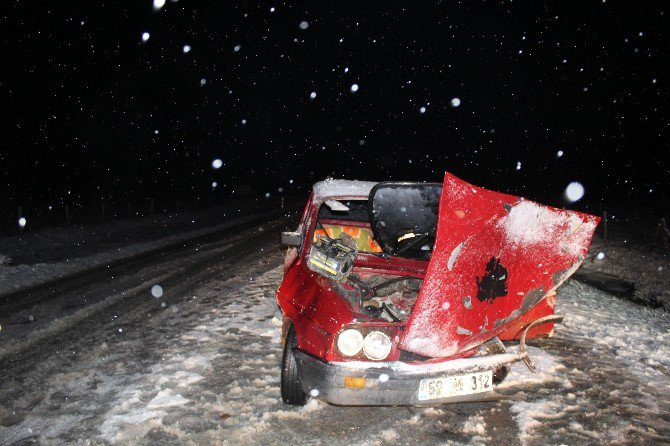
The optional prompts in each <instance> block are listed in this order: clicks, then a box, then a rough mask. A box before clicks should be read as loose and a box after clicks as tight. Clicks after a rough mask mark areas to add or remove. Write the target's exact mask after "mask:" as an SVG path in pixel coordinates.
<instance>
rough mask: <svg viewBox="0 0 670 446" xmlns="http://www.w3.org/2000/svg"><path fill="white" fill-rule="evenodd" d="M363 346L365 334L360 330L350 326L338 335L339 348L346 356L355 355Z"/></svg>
mask: <svg viewBox="0 0 670 446" xmlns="http://www.w3.org/2000/svg"><path fill="white" fill-rule="evenodd" d="M362 348H363V335H362V334H361V332H360V331H358V330H355V329H353V328H348V329H346V330H344V331H342V332H341V333H340V334H339V335H338V336H337V349H338V350H339V351H340V353H342V354H343V355H344V356H354V355H357V354H358V352H360V351H361V349H362Z"/></svg>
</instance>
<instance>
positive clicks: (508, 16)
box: [0, 0, 670, 224]
mask: <svg viewBox="0 0 670 446" xmlns="http://www.w3.org/2000/svg"><path fill="white" fill-rule="evenodd" d="M0 7H1V8H2V14H1V17H0V33H1V34H0V36H1V40H2V54H1V60H2V62H1V68H0V70H1V71H0V73H1V77H0V82H1V83H0V95H1V96H0V103H1V104H2V109H3V115H4V117H3V118H2V120H1V121H2V129H1V130H2V131H1V133H0V147H1V153H0V186H1V189H2V192H3V193H2V194H1V197H0V209H2V210H3V214H4V215H7V216H8V217H7V218H9V219H10V220H11V221H12V222H15V221H16V209H17V207H18V206H21V207H22V208H23V210H24V212H32V213H33V214H41V213H44V212H47V209H48V206H52V209H53V212H55V211H56V210H57V209H58V208H60V207H63V206H64V205H65V204H67V205H68V206H70V207H72V208H81V209H84V208H87V207H91V208H92V207H97V206H99V205H100V203H104V202H106V203H109V204H110V206H112V205H114V204H117V205H120V204H123V203H125V202H136V203H139V202H144V201H146V200H149V199H155V200H157V201H159V202H160V203H171V202H178V201H184V202H189V203H199V204H200V205H206V204H207V203H218V202H223V201H225V200H227V199H229V198H230V197H231V196H235V194H238V195H250V196H258V197H262V198H264V197H265V196H266V194H270V196H271V197H273V198H274V197H276V196H278V195H281V194H291V193H298V194H299V193H301V192H304V191H306V190H307V189H308V187H309V185H311V184H312V183H313V182H315V181H317V180H320V179H323V178H324V177H326V176H334V177H341V178H348V179H361V180H386V179H393V180H421V181H424V180H425V181H441V178H442V175H443V173H444V171H445V170H448V171H450V172H452V173H454V174H456V175H458V176H460V177H462V178H463V179H465V180H467V181H469V182H472V183H474V184H477V185H480V186H484V187H488V188H492V189H496V190H500V191H504V192H508V193H512V194H517V195H523V196H525V197H527V198H531V199H534V200H539V201H543V202H545V203H548V204H553V205H557V206H568V207H571V208H575V209H584V210H589V211H593V212H599V211H600V210H602V209H604V208H606V207H607V206H623V207H626V208H628V209H635V208H636V207H637V206H647V205H653V206H655V207H656V210H657V211H658V212H659V213H663V212H667V206H668V204H667V203H668V181H669V180H670V173H669V165H668V158H669V157H668V136H669V133H670V132H669V122H670V121H669V118H668V116H669V115H670V113H668V95H669V93H668V80H669V79H668V60H669V57H670V51H669V45H670V44H669V39H668V37H669V36H668V17H667V15H668V14H667V12H666V9H667V7H666V5H665V4H664V2H662V1H658V2H647V1H636V2H615V1H606V2H603V1H602V0H599V1H584V0H580V1H572V2H566V1H557V2H546V3H545V2H534V1H527V2H523V1H518V2H493V1H472V2H471V1H464V2H460V3H457V2H446V1H445V2H436V1H431V2H409V1H383V2H372V1H365V2H311V3H305V4H291V5H289V4H284V3H281V2H229V1H186V0H181V1H178V2H172V1H169V0H168V1H167V3H166V4H165V6H164V7H163V8H161V9H159V10H156V9H155V8H153V6H152V3H151V2H150V1H133V2H130V1H128V2H125V1H114V2H91V1H80V2H76V1H68V2H39V1H32V2H31V1H12V2H9V1H7V2H2V6H0ZM271 8H275V10H274V11H271ZM302 21H306V22H307V23H308V24H309V26H308V28H307V29H301V26H300V23H301V22H302ZM143 32H149V33H150V38H149V39H148V41H146V42H142V39H141V35H142V33H143ZM184 45H190V46H191V47H192V50H191V51H190V52H188V53H185V52H184V51H183V46H184ZM236 45H240V46H241V48H240V49H239V51H237V52H236V51H234V47H235V46H236ZM345 68H348V72H346V73H345ZM354 83H356V84H358V85H359V87H360V88H359V90H358V91H357V92H355V93H352V92H351V90H350V87H351V85H352V84H354ZM311 92H316V94H317V96H316V98H315V99H310V93H311ZM456 97H457V98H460V100H461V104H460V106H459V107H453V106H452V105H451V100H452V98H456ZM420 107H426V112H425V113H420ZM243 120H246V124H244V123H243ZM559 150H561V151H563V152H564V154H563V156H561V157H558V156H557V152H558V151H559ZM216 158H220V159H221V160H222V161H223V162H224V165H223V167H221V168H220V169H213V168H212V161H213V160H214V159H216ZM518 162H520V163H521V168H520V169H517V163H518ZM214 181H216V182H217V184H218V185H217V187H215V188H213V187H212V182H214ZM572 181H578V182H580V183H581V184H582V185H583V186H584V188H585V190H586V193H585V195H584V198H583V199H582V200H580V201H578V202H576V203H567V202H566V201H565V200H563V198H562V193H563V191H564V190H565V188H566V186H567V185H568V183H570V182H572ZM279 188H282V192H279ZM50 212H51V211H50ZM59 212H60V211H59ZM3 218H5V217H3ZM7 218H6V219H7ZM13 224H15V223H13Z"/></svg>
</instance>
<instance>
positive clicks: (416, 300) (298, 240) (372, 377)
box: [277, 173, 599, 405]
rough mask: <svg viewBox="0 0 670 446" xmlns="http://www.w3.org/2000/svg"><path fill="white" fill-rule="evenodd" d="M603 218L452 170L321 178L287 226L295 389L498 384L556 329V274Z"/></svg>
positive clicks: (301, 397) (409, 397) (305, 394)
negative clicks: (369, 178)
mask: <svg viewBox="0 0 670 446" xmlns="http://www.w3.org/2000/svg"><path fill="white" fill-rule="evenodd" d="M598 221H599V219H598V217H595V216H592V215H588V214H584V213H580V212H575V211H570V210H562V209H557V208H552V207H549V206H544V205H541V204H538V203H535V202H533V201H530V200H525V199H523V198H520V197H516V196H512V195H507V194H503V193H499V192H494V191H490V190H487V189H483V188H480V187H477V186H473V185H471V184H468V183H466V182H465V181H463V180H461V179H459V178H457V177H455V176H453V175H451V174H449V173H447V174H446V175H445V178H444V182H443V184H439V183H394V182H382V183H372V182H360V181H343V180H332V179H328V180H326V181H322V182H319V183H316V184H315V185H314V187H313V191H312V193H311V196H310V198H309V201H308V203H307V206H306V207H305V210H304V212H303V214H302V218H301V220H300V224H299V226H298V229H297V231H295V232H284V233H283V234H282V243H283V244H284V245H285V246H288V247H289V249H288V252H287V255H286V259H285V265H284V267H285V271H284V279H283V281H282V283H281V285H280V287H279V289H278V290H277V302H278V304H279V306H280V308H281V311H282V313H283V328H282V339H283V348H284V352H283V358H282V370H281V394H282V399H283V400H284V402H286V403H289V404H293V405H300V404H304V403H305V402H306V400H307V398H309V397H310V396H311V397H316V398H320V399H323V400H325V401H327V402H330V403H333V404H340V405H433V404H443V403H451V402H461V401H481V400H488V399H493V398H495V397H496V393H495V387H496V384H497V383H498V382H500V381H501V380H502V379H504V377H505V375H506V374H507V370H508V368H509V366H510V364H512V363H514V362H516V361H522V360H523V361H525V362H526V364H527V365H528V366H529V367H531V369H532V362H531V360H530V358H528V354H527V352H526V349H525V340H526V339H528V338H535V337H542V336H551V335H552V334H553V323H554V322H556V321H557V320H559V319H560V317H558V316H555V315H554V305H555V294H556V293H555V292H556V288H557V287H558V286H559V285H560V284H561V283H563V281H565V280H566V279H567V278H568V277H569V276H570V275H571V274H572V273H574V272H575V270H576V269H577V268H578V267H579V265H580V264H581V262H582V260H583V259H584V257H585V255H586V252H587V249H588V247H589V244H590V242H591V238H592V236H593V232H594V230H595V228H596V226H597V224H598ZM511 340H519V341H520V344H519V348H517V349H514V350H513V351H510V352H507V351H506V349H505V346H504V344H503V343H502V341H511Z"/></svg>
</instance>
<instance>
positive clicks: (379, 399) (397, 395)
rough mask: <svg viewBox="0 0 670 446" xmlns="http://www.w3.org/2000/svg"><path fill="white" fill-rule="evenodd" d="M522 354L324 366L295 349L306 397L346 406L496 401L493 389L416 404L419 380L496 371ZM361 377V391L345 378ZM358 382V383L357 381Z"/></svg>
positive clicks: (497, 396)
mask: <svg viewBox="0 0 670 446" xmlns="http://www.w3.org/2000/svg"><path fill="white" fill-rule="evenodd" d="M527 357H528V354H527V353H526V352H525V351H522V352H519V353H500V354H495V355H488V356H477V357H472V358H466V359H454V360H451V361H444V362H440V363H431V364H407V363H404V362H399V361H393V362H362V361H351V362H324V361H322V360H320V359H318V358H315V357H313V356H310V355H308V354H306V353H304V352H302V351H300V350H295V359H296V361H297V363H298V372H299V376H300V383H301V385H302V388H303V390H304V391H305V393H306V394H308V395H312V396H316V397H317V398H319V399H322V400H324V401H327V402H329V403H332V404H339V405H347V406H410V405H411V406H433V405H436V404H445V403H458V402H466V401H491V400H497V399H500V396H499V395H498V394H497V393H496V392H495V391H489V392H482V393H476V394H472V395H459V396H452V397H447V398H440V399H431V400H420V399H419V398H418V394H419V384H420V382H421V380H422V379H426V378H440V377H447V376H453V375H461V374H465V373H475V372H482V371H486V370H492V371H495V369H497V368H498V367H502V366H505V365H509V364H511V363H513V362H517V361H521V360H524V359H526V358H527ZM347 377H348V380H349V381H351V378H352V377H353V378H365V386H364V387H348V386H346V385H345V378H347ZM359 382H362V380H359Z"/></svg>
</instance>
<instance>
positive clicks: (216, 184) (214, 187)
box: [212, 181, 219, 189]
mask: <svg viewBox="0 0 670 446" xmlns="http://www.w3.org/2000/svg"><path fill="white" fill-rule="evenodd" d="M218 185H219V183H217V182H216V181H213V182H212V189H216V186H218Z"/></svg>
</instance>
